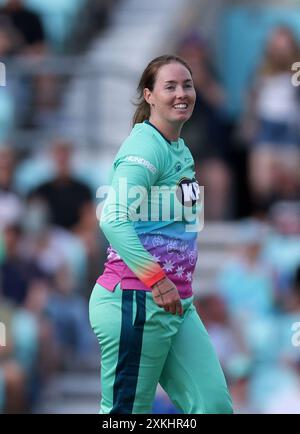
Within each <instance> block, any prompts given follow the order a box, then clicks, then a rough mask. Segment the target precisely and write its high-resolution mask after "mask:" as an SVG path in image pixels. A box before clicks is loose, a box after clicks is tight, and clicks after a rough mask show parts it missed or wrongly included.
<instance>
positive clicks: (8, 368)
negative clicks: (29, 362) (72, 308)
mask: <svg viewBox="0 0 300 434" xmlns="http://www.w3.org/2000/svg"><path fill="white" fill-rule="evenodd" d="M18 313H19V311H16V310H15V309H14V307H13V305H11V304H10V303H8V302H7V301H6V300H5V299H4V298H3V297H2V296H1V294H0V318H1V321H2V322H3V323H4V324H5V335H6V336H5V337H6V339H5V341H6V342H5V344H6V345H5V346H1V345H0V413H2V412H3V413H23V412H25V411H27V410H28V408H29V396H28V390H27V385H28V382H27V381H28V377H27V376H28V371H26V368H25V367H24V366H22V360H20V359H19V355H20V351H19V344H20V343H21V342H22V338H21V336H22V327H18V325H17V321H18V318H17V316H18ZM27 319H28V320H29V321H30V318H29V317H27V318H25V317H24V318H23V320H24V321H23V327H25V328H26V326H27V322H26V320H27ZM32 331H33V333H31V334H30V336H29V334H28V333H27V336H26V339H27V346H29V343H31V344H32V345H33V347H35V336H34V334H35V333H34V330H32ZM24 337H25V336H24V334H23V338H24ZM33 353H34V350H33V352H32V348H29V349H28V351H26V352H23V357H29V358H32V356H33Z"/></svg>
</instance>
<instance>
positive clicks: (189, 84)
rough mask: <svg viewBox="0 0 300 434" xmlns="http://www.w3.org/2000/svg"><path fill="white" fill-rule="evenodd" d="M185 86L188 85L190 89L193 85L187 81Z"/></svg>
mask: <svg viewBox="0 0 300 434" xmlns="http://www.w3.org/2000/svg"><path fill="white" fill-rule="evenodd" d="M184 87H187V88H188V89H190V88H191V87H193V86H192V84H191V83H187V84H186V85H185V86H184Z"/></svg>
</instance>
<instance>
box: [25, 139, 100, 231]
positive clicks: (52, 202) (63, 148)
mask: <svg viewBox="0 0 300 434" xmlns="http://www.w3.org/2000/svg"><path fill="white" fill-rule="evenodd" d="M71 157H72V149H71V146H70V144H69V143H66V142H64V141H60V140H58V141H56V142H55V143H54V149H53V158H54V162H55V166H56V171H57V173H56V176H55V178H54V179H53V180H51V181H48V182H46V183H44V184H42V185H40V186H39V187H38V188H37V189H36V190H34V191H33V192H32V193H31V194H30V196H29V197H30V198H36V197H39V198H40V199H42V200H44V201H45V202H46V204H47V205H48V207H49V211H50V216H51V220H52V221H51V222H52V223H53V224H55V225H58V226H62V227H63V228H65V229H72V228H73V227H74V226H75V225H76V224H77V223H78V222H79V221H80V218H81V213H82V212H83V211H84V209H85V208H86V206H89V205H92V194H91V191H90V189H89V188H88V186H87V185H86V184H84V183H83V182H81V181H79V180H77V179H76V178H75V177H74V176H73V175H72V169H71Z"/></svg>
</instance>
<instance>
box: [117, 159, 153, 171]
mask: <svg viewBox="0 0 300 434" xmlns="http://www.w3.org/2000/svg"><path fill="white" fill-rule="evenodd" d="M125 160H126V161H130V162H131V163H137V164H140V165H142V166H145V167H146V168H147V169H148V170H150V172H152V173H156V172H157V169H156V167H155V166H153V164H152V163H150V161H148V160H145V158H142V157H137V156H135V155H129V156H128V157H126V158H125Z"/></svg>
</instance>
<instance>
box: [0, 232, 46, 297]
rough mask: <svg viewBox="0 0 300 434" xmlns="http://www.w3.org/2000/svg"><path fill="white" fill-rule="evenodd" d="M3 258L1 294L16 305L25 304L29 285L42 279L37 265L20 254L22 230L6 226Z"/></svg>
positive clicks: (0, 272) (0, 273) (0, 271)
mask: <svg viewBox="0 0 300 434" xmlns="http://www.w3.org/2000/svg"><path fill="white" fill-rule="evenodd" d="M3 236H4V245H5V257H4V260H3V261H2V263H1V265H0V276H1V283H2V288H1V293H2V295H3V296H4V297H5V298H6V299H7V300H10V301H11V302H13V303H15V304H16V305H22V304H24V303H25V301H26V298H27V295H28V292H29V290H30V286H31V284H32V283H33V282H34V280H36V279H41V278H42V277H44V274H43V273H42V271H41V269H40V268H39V267H38V265H37V263H36V262H34V261H31V260H30V259H27V258H26V257H24V256H23V255H22V254H21V251H20V243H21V239H22V229H21V226H20V225H17V224H13V225H7V226H6V227H5V229H4V231H3Z"/></svg>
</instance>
